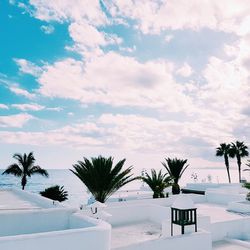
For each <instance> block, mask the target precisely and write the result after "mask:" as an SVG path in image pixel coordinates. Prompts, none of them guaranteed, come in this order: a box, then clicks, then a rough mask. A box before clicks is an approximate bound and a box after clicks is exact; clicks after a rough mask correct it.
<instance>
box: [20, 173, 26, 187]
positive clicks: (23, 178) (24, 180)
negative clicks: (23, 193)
mask: <svg viewBox="0 0 250 250" xmlns="http://www.w3.org/2000/svg"><path fill="white" fill-rule="evenodd" d="M21 184H22V190H24V188H25V186H26V184H27V178H26V175H24V176H23V177H22V181H21Z"/></svg>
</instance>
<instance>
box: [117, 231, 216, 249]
mask: <svg viewBox="0 0 250 250" xmlns="http://www.w3.org/2000/svg"><path fill="white" fill-rule="evenodd" d="M114 249H116V250H166V249H167V250H184V249H192V250H201V249H202V250H212V241H211V234H210V233H208V232H204V231H203V232H198V233H193V234H185V235H182V236H174V237H171V238H160V239H157V240H149V241H144V242H142V243H138V244H134V245H130V246H126V247H119V248H114Z"/></svg>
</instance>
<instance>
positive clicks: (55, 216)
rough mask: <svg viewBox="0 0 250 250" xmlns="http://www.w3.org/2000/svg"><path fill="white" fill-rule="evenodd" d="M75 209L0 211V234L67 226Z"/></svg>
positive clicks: (23, 232)
mask: <svg viewBox="0 0 250 250" xmlns="http://www.w3.org/2000/svg"><path fill="white" fill-rule="evenodd" d="M73 212H75V209H64V208H55V209H38V210H31V211H30V210H24V211H13V210H10V211H1V212H0V236H8V235H18V234H29V233H39V232H46V231H55V230H64V229H67V228H69V216H70V215H71V214H72V213H73Z"/></svg>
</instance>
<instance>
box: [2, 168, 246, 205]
mask: <svg viewBox="0 0 250 250" xmlns="http://www.w3.org/2000/svg"><path fill="white" fill-rule="evenodd" d="M2 172H3V170H0V174H1V173H2ZM48 172H49V178H46V177H42V176H39V175H34V176H32V177H31V178H29V179H28V184H27V186H26V190H28V191H31V192H34V193H39V192H40V191H42V190H44V189H45V188H47V187H50V186H52V185H60V186H64V188H65V190H67V191H68V193H69V200H68V201H67V203H68V204H70V205H73V206H77V207H79V206H80V205H81V204H86V203H87V200H88V198H89V197H90V194H89V193H88V192H87V189H86V187H85V186H84V184H83V183H82V182H81V181H80V180H79V179H78V178H77V177H76V176H75V175H74V174H73V173H72V172H70V171H69V170H68V169H60V170H54V169H53V170H48ZM193 173H196V174H197V182H213V183H224V182H228V179H227V173H226V170H225V169H215V168H213V169H192V168H190V169H187V170H186V171H185V173H184V174H183V176H182V178H181V180H180V185H181V186H185V184H186V183H188V182H194V180H193V179H192V178H191V175H192V174H193ZM230 173H231V178H232V181H233V182H238V171H237V170H236V169H232V170H231V171H230ZM242 176H244V177H245V178H246V179H247V180H248V181H249V180H250V172H242ZM141 185H142V183H141V181H135V182H132V183H130V184H128V185H126V186H125V187H123V189H122V191H124V192H125V191H126V192H127V191H132V190H138V189H139V188H140V187H141ZM10 187H15V188H21V185H20V178H18V177H14V176H12V175H2V174H1V175H0V188H10Z"/></svg>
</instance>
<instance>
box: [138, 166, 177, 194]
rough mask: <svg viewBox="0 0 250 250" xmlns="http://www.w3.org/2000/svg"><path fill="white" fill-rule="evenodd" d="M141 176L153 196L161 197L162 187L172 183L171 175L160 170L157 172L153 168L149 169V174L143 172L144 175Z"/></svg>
mask: <svg viewBox="0 0 250 250" xmlns="http://www.w3.org/2000/svg"><path fill="white" fill-rule="evenodd" d="M141 178H142V180H143V181H144V182H145V183H146V184H148V186H149V187H150V188H151V190H152V191H153V198H163V197H164V193H163V192H164V189H165V188H167V187H169V186H171V185H172V183H171V177H170V176H167V174H162V172H161V170H160V171H159V172H158V174H157V172H156V171H155V170H154V169H151V175H149V174H148V173H145V176H143V177H141Z"/></svg>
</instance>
